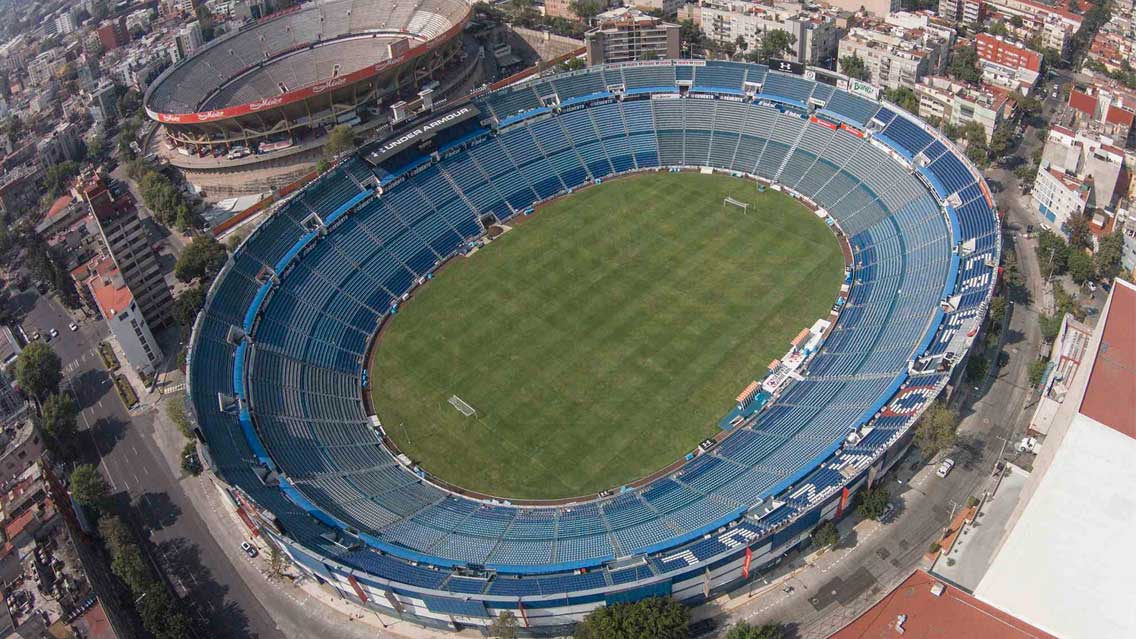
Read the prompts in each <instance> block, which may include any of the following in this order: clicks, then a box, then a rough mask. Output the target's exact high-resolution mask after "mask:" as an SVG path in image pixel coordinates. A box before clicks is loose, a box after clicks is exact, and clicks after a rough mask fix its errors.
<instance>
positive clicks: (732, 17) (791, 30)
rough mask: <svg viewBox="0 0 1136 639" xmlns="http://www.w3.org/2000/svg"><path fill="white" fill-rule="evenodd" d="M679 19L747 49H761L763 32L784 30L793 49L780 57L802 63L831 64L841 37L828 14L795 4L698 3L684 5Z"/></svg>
mask: <svg viewBox="0 0 1136 639" xmlns="http://www.w3.org/2000/svg"><path fill="white" fill-rule="evenodd" d="M681 17H682V18H683V19H688V20H692V21H693V22H694V23H695V24H697V25H699V26H700V27H701V29H702V32H703V33H704V34H706V37H708V38H710V39H711V40H715V41H717V42H723V43H725V42H730V43H734V42H737V39H738V38H739V37H740V38H742V39H744V40H745V42H746V44H747V46H748V49H749V50H753V49H757V48H758V47H759V46H761V41H762V38H763V37H764V35H765V34H766V33H767V32H769V31H774V30H781V31H784V32H786V33H788V34H789V35H791V36H793V38H794V43H793V49H792V50H791V51H790V52H788V53H786V54H785V55H784V57H785V58H786V59H788V60H792V61H794V62H800V63H802V64H814V65H821V64H825V63H830V62H832V61H833V58H834V57H835V56H836V51H837V45H838V43H839V41H840V35H841V30H840V28H839V27H838V26H837V22H836V18H835V16H834V15H833V14H832V13H831V12H829V11H825V10H822V9H820V8H817V7H814V6H810V5H805V4H801V3H797V2H779V3H775V4H774V3H769V4H758V3H753V2H744V1H742V0H701V2H699V4H697V5H695V4H688V5H686V8H685V10H684V12H683V14H682V16H681Z"/></svg>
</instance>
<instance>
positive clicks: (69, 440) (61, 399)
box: [39, 393, 79, 452]
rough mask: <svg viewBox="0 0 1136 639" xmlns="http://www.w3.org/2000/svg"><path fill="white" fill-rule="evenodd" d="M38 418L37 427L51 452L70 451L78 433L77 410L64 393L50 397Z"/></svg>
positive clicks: (69, 397) (68, 396)
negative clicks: (49, 446) (45, 438)
mask: <svg viewBox="0 0 1136 639" xmlns="http://www.w3.org/2000/svg"><path fill="white" fill-rule="evenodd" d="M41 413H42V414H41V415H40V418H39V427H40V430H41V431H43V434H44V436H46V437H47V440H48V442H49V443H50V444H51V447H52V449H53V450H55V451H57V452H61V451H66V450H71V449H73V448H74V445H75V435H76V434H77V433H78V430H79V429H78V422H77V420H76V417H78V415H79V408H78V406H76V405H75V402H74V401H73V400H72V399H71V396H70V395H68V394H66V393H57V394H55V395H51V396H49V397H48V398H47V400H46V401H44V403H43V410H42V411H41Z"/></svg>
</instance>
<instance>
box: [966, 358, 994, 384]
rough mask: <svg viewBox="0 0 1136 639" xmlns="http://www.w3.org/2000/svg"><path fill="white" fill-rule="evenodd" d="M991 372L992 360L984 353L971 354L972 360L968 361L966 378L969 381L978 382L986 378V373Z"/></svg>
mask: <svg viewBox="0 0 1136 639" xmlns="http://www.w3.org/2000/svg"><path fill="white" fill-rule="evenodd" d="M989 372H990V360H988V359H986V356H985V355H983V354H982V353H973V354H971V356H970V361H968V362H967V363H966V379H967V381H969V382H971V383H973V384H977V383H979V382H981V381H982V380H984V379H986V374H987V373H989Z"/></svg>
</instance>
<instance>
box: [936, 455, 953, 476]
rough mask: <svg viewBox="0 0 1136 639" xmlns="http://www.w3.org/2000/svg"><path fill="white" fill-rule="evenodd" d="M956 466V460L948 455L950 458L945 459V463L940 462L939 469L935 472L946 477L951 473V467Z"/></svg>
mask: <svg viewBox="0 0 1136 639" xmlns="http://www.w3.org/2000/svg"><path fill="white" fill-rule="evenodd" d="M954 467H955V460H953V459H951V458H950V457H948V458H946V459H944V460H943V463H941V464H939V469H938V470H936V471H935V474H936V475H938V476H939V477H946V476H947V475H949V474H950V472H951V469H952V468H954Z"/></svg>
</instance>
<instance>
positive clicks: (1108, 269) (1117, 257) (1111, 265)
mask: <svg viewBox="0 0 1136 639" xmlns="http://www.w3.org/2000/svg"><path fill="white" fill-rule="evenodd" d="M1123 255H1124V236H1123V235H1122V234H1121V232H1120V231H1113V232H1112V233H1109V234H1108V235H1105V236H1104V237H1102V238H1101V239H1100V242H1099V243H1098V246H1097V254H1096V257H1095V258H1094V260H1093V262H1094V267H1095V268H1096V272H1097V279H1098V280H1100V281H1101V282H1111V281H1112V280H1113V278H1115V277H1116V276H1117V275H1119V274H1120V269H1121V266H1122V264H1121V259H1122V257H1123Z"/></svg>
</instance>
